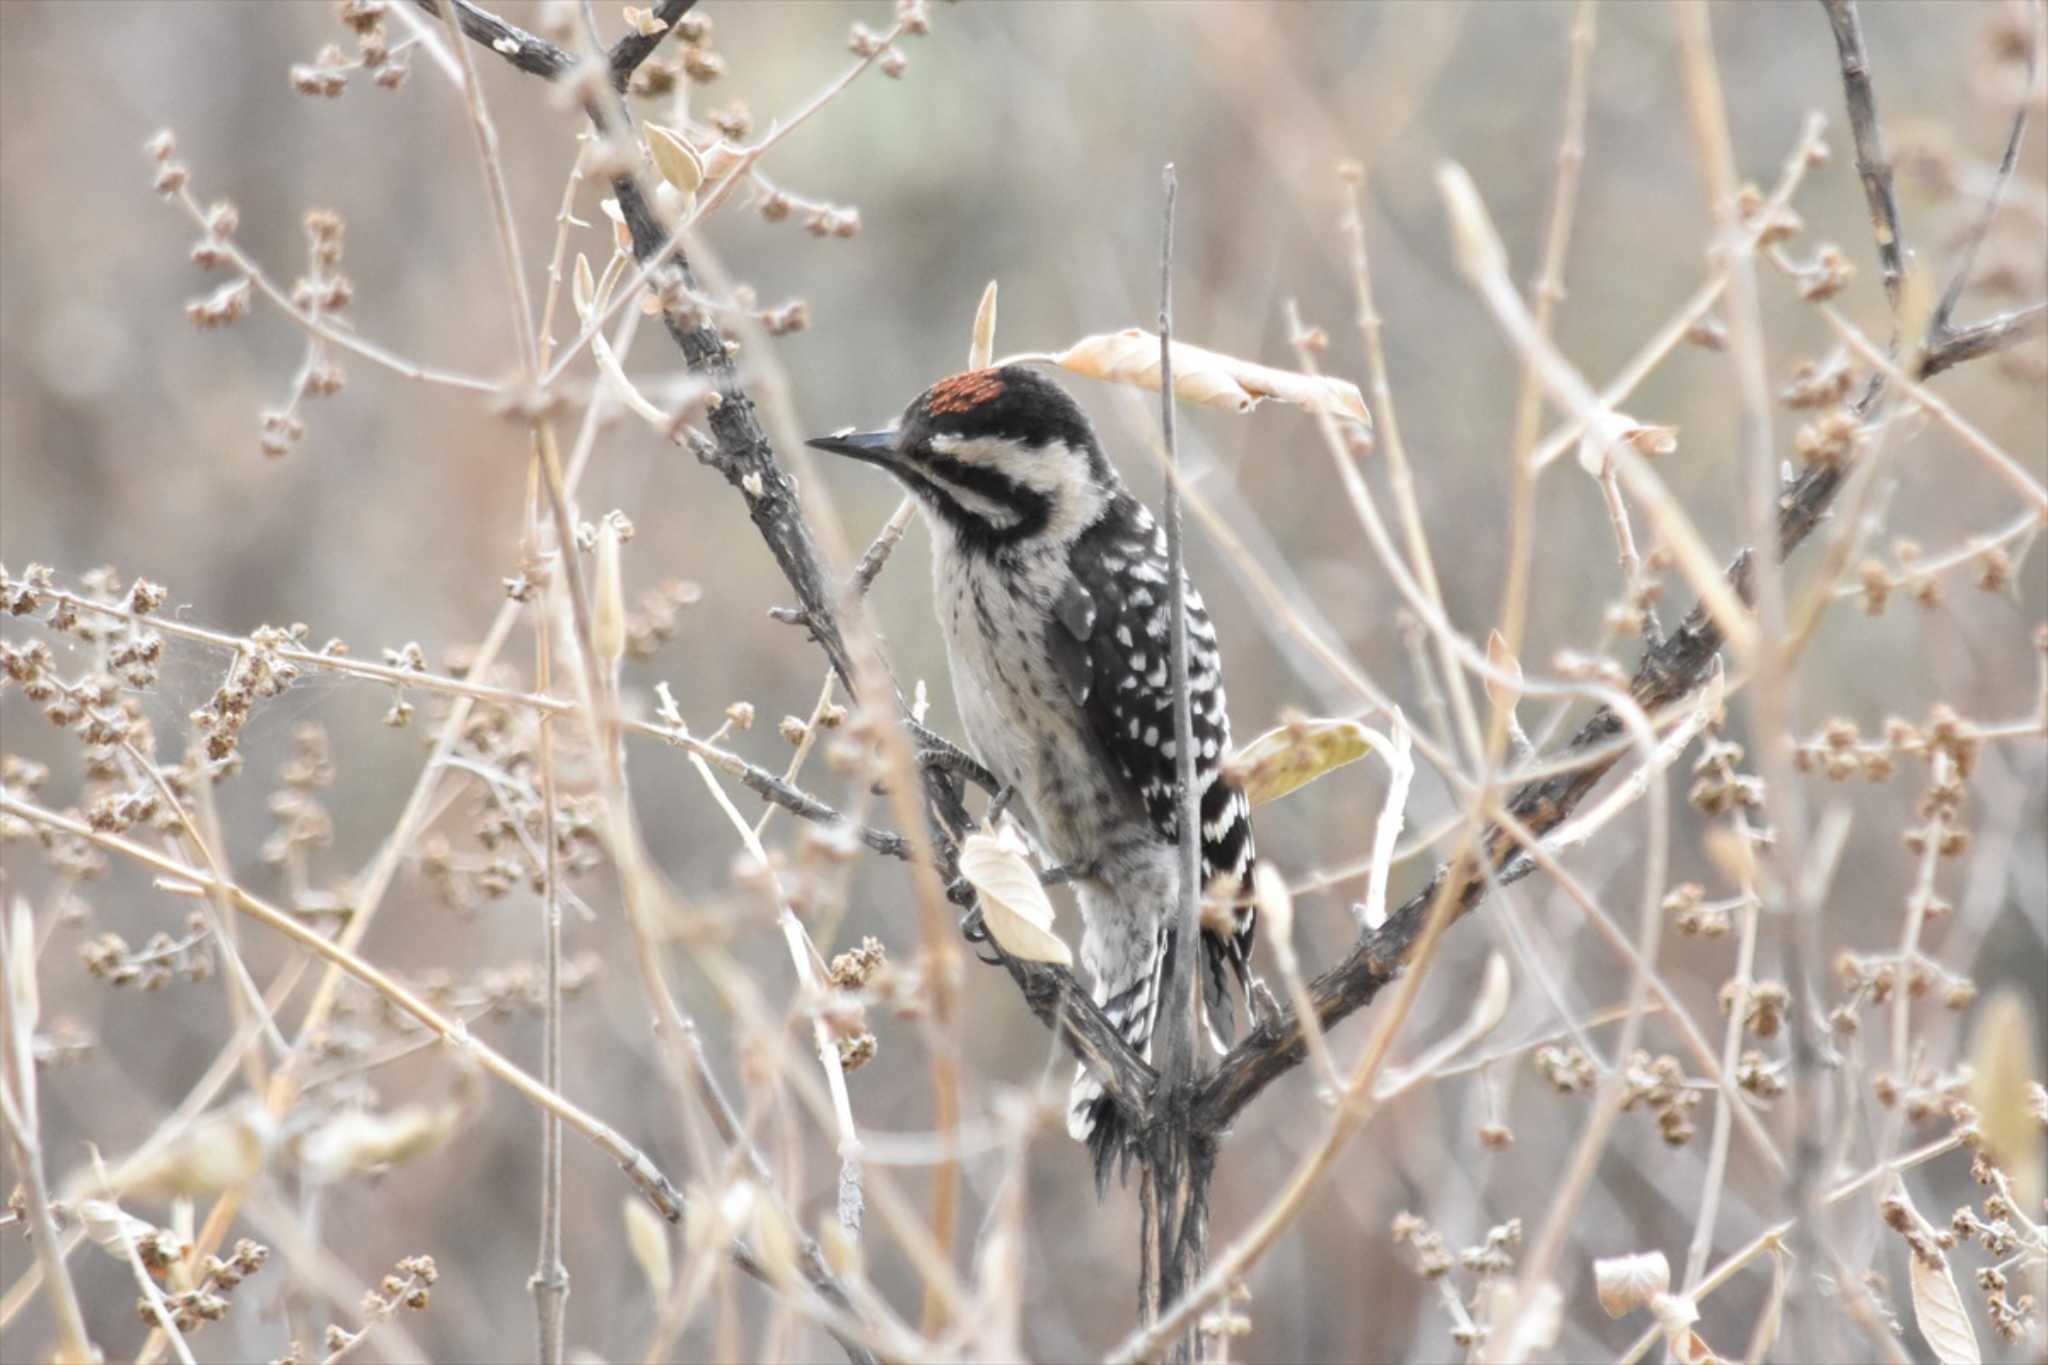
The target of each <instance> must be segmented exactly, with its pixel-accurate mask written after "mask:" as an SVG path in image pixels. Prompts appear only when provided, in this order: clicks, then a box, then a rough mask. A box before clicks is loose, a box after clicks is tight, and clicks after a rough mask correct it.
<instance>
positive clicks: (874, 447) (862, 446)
mask: <svg viewBox="0 0 2048 1365" xmlns="http://www.w3.org/2000/svg"><path fill="white" fill-rule="evenodd" d="M804 444H805V445H807V446H809V447H810V448H811V449H813V450H829V451H831V452H832V453H833V454H834V455H847V456H851V457H852V458H853V459H856V460H865V461H867V462H868V463H869V464H878V465H881V466H882V467H883V468H885V469H886V468H887V467H888V466H890V465H892V464H894V463H895V462H896V433H895V432H893V431H842V432H840V433H838V434H837V435H835V436H814V437H812V438H811V439H810V440H808V441H806V442H804Z"/></svg>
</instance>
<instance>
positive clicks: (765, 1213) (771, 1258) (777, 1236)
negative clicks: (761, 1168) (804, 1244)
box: [753, 1199, 797, 1284]
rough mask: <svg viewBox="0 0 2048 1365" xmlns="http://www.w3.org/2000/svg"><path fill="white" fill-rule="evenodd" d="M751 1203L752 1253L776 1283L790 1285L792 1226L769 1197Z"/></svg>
mask: <svg viewBox="0 0 2048 1365" xmlns="http://www.w3.org/2000/svg"><path fill="white" fill-rule="evenodd" d="M753 1202H754V1218H753V1223H754V1256H755V1257H756V1259H758V1260H759V1261H760V1262H761V1269H763V1270H765V1271H767V1272H768V1277H769V1279H770V1280H771V1281H772V1282H773V1283H776V1284H794V1283H796V1279H797V1261H796V1255H797V1238H796V1227H795V1225H794V1224H792V1223H791V1222H790V1221H789V1215H788V1214H787V1213H785V1212H783V1209H782V1205H780V1204H778V1203H776V1202H775V1201H774V1200H773V1199H756V1200H754V1201H753Z"/></svg>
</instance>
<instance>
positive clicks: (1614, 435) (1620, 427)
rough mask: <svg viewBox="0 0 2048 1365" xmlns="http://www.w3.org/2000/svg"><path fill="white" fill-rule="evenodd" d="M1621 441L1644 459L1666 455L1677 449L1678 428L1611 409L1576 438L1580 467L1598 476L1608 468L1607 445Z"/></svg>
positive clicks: (1595, 476)
mask: <svg viewBox="0 0 2048 1365" xmlns="http://www.w3.org/2000/svg"><path fill="white" fill-rule="evenodd" d="M1623 441H1625V442H1627V443H1628V445H1629V446H1630V447H1631V448H1632V449H1634V450H1635V452H1636V453H1637V454H1638V455H1642V456H1644V457H1646V458H1654V457H1656V456H1658V455H1669V454H1670V453H1671V452H1672V451H1674V450H1676V449H1678V428H1677V427H1660V426H1650V425H1647V424H1645V423H1642V422H1638V421H1637V420H1636V419H1635V418H1633V417H1631V416H1629V415H1628V414H1627V413H1625V412H1616V411H1614V410H1613V409H1611V408H1610V409H1609V410H1607V411H1606V412H1603V413H1602V414H1600V417H1599V419H1598V420H1596V421H1594V422H1593V423H1592V424H1590V425H1589V426H1587V428H1586V434H1585V435H1583V436H1581V437H1580V438H1579V468H1581V469H1583V470H1585V471H1586V472H1587V473H1588V474H1591V475H1592V476H1593V477H1594V478H1596V479H1597V478H1599V477H1600V475H1601V473H1602V472H1603V471H1604V470H1605V469H1606V467H1607V451H1608V449H1609V447H1610V446H1612V445H1614V444H1616V443H1618V442H1623Z"/></svg>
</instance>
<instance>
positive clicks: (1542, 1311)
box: [1478, 1280, 1564, 1365]
mask: <svg viewBox="0 0 2048 1365" xmlns="http://www.w3.org/2000/svg"><path fill="white" fill-rule="evenodd" d="M1490 1286H1491V1288H1490V1292H1488V1293H1487V1294H1486V1297H1485V1299H1484V1308H1485V1315H1486V1325H1487V1334H1486V1337H1485V1339H1484V1340H1483V1341H1482V1342H1481V1343H1480V1345H1479V1351H1478V1356H1479V1359H1480V1360H1482V1361H1484V1362H1485V1365H1521V1362H1523V1361H1526V1360H1528V1359H1529V1358H1530V1357H1531V1356H1533V1355H1535V1354H1536V1353H1537V1352H1538V1351H1547V1350H1549V1349H1550V1348H1551V1347H1552V1346H1555V1345H1556V1344H1557V1337H1558V1332H1559V1330H1560V1329H1561V1328H1562V1327H1563V1326H1564V1295H1563V1294H1561V1293H1559V1292H1558V1288H1557V1286H1556V1285H1555V1284H1553V1283H1551V1282H1550V1281H1549V1280H1544V1281H1543V1282H1542V1283H1540V1284H1538V1285H1536V1286H1535V1288H1533V1289H1531V1290H1530V1291H1529V1296H1528V1297H1527V1298H1526V1299H1525V1298H1523V1297H1522V1294H1521V1291H1520V1288H1519V1287H1518V1286H1517V1285H1516V1284H1515V1283H1514V1281H1512V1280H1493V1281H1491V1282H1490Z"/></svg>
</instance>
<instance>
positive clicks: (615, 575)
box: [590, 517, 626, 664]
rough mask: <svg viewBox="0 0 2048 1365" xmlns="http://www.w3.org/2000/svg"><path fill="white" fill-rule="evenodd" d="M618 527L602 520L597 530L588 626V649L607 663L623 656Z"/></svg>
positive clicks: (623, 598)
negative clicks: (592, 594)
mask: <svg viewBox="0 0 2048 1365" xmlns="http://www.w3.org/2000/svg"><path fill="white" fill-rule="evenodd" d="M619 541H620V535H619V525H618V522H617V520H615V519H614V518H612V517H606V518H605V519H604V524H603V525H601V526H599V527H598V528H597V586H596V590H595V591H596V601H595V603H594V604H593V613H594V614H593V618H592V620H591V623H590V644H591V648H593V649H594V650H596V651H597V657H598V658H600V659H602V660H603V661H604V662H605V663H607V664H616V663H617V662H618V661H619V660H620V658H622V657H623V656H624V655H625V653H626V591H625V588H624V587H623V586H621V579H620V575H619Z"/></svg>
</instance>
